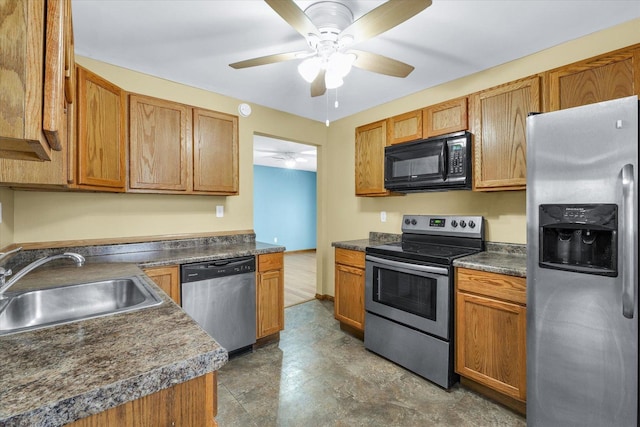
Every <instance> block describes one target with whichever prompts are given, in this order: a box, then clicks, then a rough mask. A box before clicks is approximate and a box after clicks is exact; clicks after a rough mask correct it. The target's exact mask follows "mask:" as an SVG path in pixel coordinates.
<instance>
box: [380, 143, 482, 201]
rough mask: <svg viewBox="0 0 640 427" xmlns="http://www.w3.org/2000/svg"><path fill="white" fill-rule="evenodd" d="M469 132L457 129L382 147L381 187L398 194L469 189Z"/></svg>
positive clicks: (470, 161) (470, 159)
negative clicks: (382, 176)
mask: <svg viewBox="0 0 640 427" xmlns="http://www.w3.org/2000/svg"><path fill="white" fill-rule="evenodd" d="M471 163H472V158H471V134H470V133H469V132H456V133H450V134H447V135H442V136H437V137H433V138H428V139H421V140H419V141H413V142H406V143H403V144H397V145H392V146H389V147H385V149H384V186H385V188H386V189H387V190H390V191H395V192H399V193H417V192H425V191H443V190H470V189H471V179H472V175H471Z"/></svg>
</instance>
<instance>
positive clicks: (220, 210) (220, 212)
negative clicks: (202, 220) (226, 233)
mask: <svg viewBox="0 0 640 427" xmlns="http://www.w3.org/2000/svg"><path fill="white" fill-rule="evenodd" d="M223 216H224V206H222V205H218V206H216V217H217V218H222V217H223Z"/></svg>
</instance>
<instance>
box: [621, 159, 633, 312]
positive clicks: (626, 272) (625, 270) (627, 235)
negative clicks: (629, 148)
mask: <svg viewBox="0 0 640 427" xmlns="http://www.w3.org/2000/svg"><path fill="white" fill-rule="evenodd" d="M635 191H636V189H635V181H634V177H633V165H632V164H626V165H624V166H623V167H622V210H623V212H624V226H623V233H622V251H623V255H622V315H623V316H624V317H626V318H628V319H633V316H634V299H635V298H634V297H635V295H634V292H635V289H634V283H633V279H634V277H635V271H634V269H635V262H636V259H637V258H636V253H635V244H634V239H633V235H634V234H633V220H634V218H635V212H634V205H633V200H634V193H635Z"/></svg>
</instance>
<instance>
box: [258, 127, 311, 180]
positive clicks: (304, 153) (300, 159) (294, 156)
mask: <svg viewBox="0 0 640 427" xmlns="http://www.w3.org/2000/svg"><path fill="white" fill-rule="evenodd" d="M317 153H318V150H317V148H316V147H314V146H312V145H305V144H298V143H296V142H291V141H285V140H282V139H274V138H269V137H266V136H262V135H254V136H253V164H254V165H260V166H270V167H274V168H289V169H298V170H305V171H310V172H315V171H316V169H317V159H318V158H317ZM287 160H289V161H291V163H289V162H287Z"/></svg>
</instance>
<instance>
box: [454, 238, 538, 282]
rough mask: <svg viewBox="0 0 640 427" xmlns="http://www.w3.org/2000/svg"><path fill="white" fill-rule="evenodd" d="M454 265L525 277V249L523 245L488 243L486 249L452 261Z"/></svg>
mask: <svg viewBox="0 0 640 427" xmlns="http://www.w3.org/2000/svg"><path fill="white" fill-rule="evenodd" d="M453 265H454V267H464V268H471V269H473V270H480V271H488V272H491V273H499V274H506V275H509V276H517V277H527V251H526V246H525V245H517V244H507V243H490V242H487V250H486V251H484V252H480V253H477V254H474V255H469V256H466V257H462V258H458V259H456V260H454V261H453Z"/></svg>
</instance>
